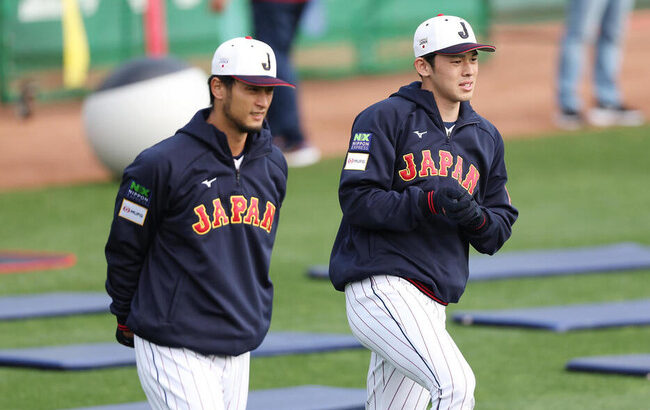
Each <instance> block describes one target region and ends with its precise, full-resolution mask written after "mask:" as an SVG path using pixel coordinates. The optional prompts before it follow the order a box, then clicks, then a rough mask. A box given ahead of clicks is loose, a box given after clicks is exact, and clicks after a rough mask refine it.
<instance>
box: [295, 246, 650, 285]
mask: <svg viewBox="0 0 650 410" xmlns="http://www.w3.org/2000/svg"><path fill="white" fill-rule="evenodd" d="M649 268H650V247H648V246H643V245H639V244H637V243H619V244H614V245H605V246H595V247H585V248H570V249H546V250H533V251H516V252H504V253H497V254H496V255H494V256H487V255H474V254H473V255H470V257H469V272H470V274H469V280H473V281H477V280H492V279H508V278H517V277H530V276H551V275H568V274H577V273H596V272H613V271H624V270H634V269H649ZM307 275H308V276H310V277H312V278H328V277H329V276H328V275H329V274H328V267H327V266H324V265H316V266H312V267H310V268H309V269H308V270H307Z"/></svg>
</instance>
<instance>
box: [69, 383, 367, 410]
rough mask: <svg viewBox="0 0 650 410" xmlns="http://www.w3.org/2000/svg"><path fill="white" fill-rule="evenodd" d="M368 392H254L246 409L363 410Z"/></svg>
mask: <svg viewBox="0 0 650 410" xmlns="http://www.w3.org/2000/svg"><path fill="white" fill-rule="evenodd" d="M365 402H366V390H365V389H350V388H342V387H327V386H309V385H307V386H296V387H285V388H280V389H268V390H257V391H251V392H250V393H249V394H248V405H247V406H246V409H247V410H363V409H364V408H365ZM150 409H151V407H149V405H148V404H147V402H144V401H143V402H138V403H125V404H115V405H108V406H98V407H84V408H78V409H72V410H150Z"/></svg>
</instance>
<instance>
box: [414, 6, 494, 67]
mask: <svg viewBox="0 0 650 410" xmlns="http://www.w3.org/2000/svg"><path fill="white" fill-rule="evenodd" d="M472 50H481V51H495V50H496V47H494V46H490V45H487V44H478V43H477V42H476V36H474V30H472V26H470V25H469V23H468V22H467V21H465V20H464V19H462V18H460V17H456V16H445V15H444V14H438V15H437V16H436V17H432V18H430V19H429V20H427V21H425V22H423V23H422V24H420V25H419V26H418V28H417V29H416V30H415V35H414V36H413V51H414V52H415V57H422V56H423V55H425V54H429V53H436V54H446V55H453V54H463V53H467V52H468V51H472Z"/></svg>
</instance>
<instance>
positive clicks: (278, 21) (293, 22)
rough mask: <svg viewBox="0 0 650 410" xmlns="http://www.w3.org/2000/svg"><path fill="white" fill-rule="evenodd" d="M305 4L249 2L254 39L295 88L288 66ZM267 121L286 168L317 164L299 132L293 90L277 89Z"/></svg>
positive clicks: (317, 154) (317, 155)
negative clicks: (263, 45) (262, 44)
mask: <svg viewBox="0 0 650 410" xmlns="http://www.w3.org/2000/svg"><path fill="white" fill-rule="evenodd" d="M306 4H307V2H294V3H291V2H289V3H281V2H273V1H252V8H253V13H252V14H253V25H254V30H255V38H256V39H258V40H261V41H263V42H265V43H267V44H268V45H269V46H271V48H272V49H273V51H274V52H275V57H276V61H277V65H278V67H277V75H278V77H279V78H282V79H283V80H285V81H288V82H290V83H292V84H294V85H295V84H296V83H297V81H298V77H297V75H296V72H295V70H294V68H293V65H292V63H291V47H292V44H293V41H294V38H295V36H296V31H297V29H298V25H299V22H300V18H301V16H302V14H303V12H304V10H305V6H306ZM267 120H268V122H269V125H270V127H271V132H272V133H273V136H274V139H279V141H277V142H278V145H280V147H281V148H282V150H283V152H284V153H285V157H286V159H287V163H288V165H289V166H294V167H297V166H307V165H311V164H313V163H316V162H318V160H319V159H320V152H319V151H318V150H317V149H316V148H315V147H313V146H311V145H310V144H309V143H308V141H307V139H306V138H305V135H304V133H303V130H302V126H301V121H300V112H299V105H298V98H297V93H296V90H295V89H293V88H290V87H277V88H276V89H275V91H274V94H273V102H272V103H271V107H270V108H269V112H268V116H267Z"/></svg>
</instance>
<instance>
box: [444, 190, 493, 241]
mask: <svg viewBox="0 0 650 410" xmlns="http://www.w3.org/2000/svg"><path fill="white" fill-rule="evenodd" d="M445 215H446V216H447V217H448V218H450V219H453V220H454V221H456V222H457V223H458V225H460V226H461V227H462V228H465V229H467V230H469V231H471V232H476V231H481V230H482V229H483V228H484V227H485V225H486V224H487V216H486V215H485V212H483V209H481V207H480V206H479V204H478V203H477V202H476V200H475V199H474V197H472V196H471V195H470V194H469V193H467V191H464V190H463V194H462V195H461V196H460V197H459V198H458V199H457V200H456V202H455V206H451V207H450V206H448V207H446V213H445Z"/></svg>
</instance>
